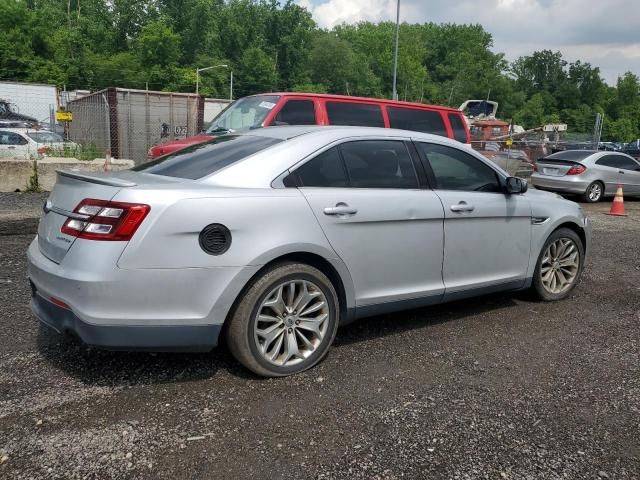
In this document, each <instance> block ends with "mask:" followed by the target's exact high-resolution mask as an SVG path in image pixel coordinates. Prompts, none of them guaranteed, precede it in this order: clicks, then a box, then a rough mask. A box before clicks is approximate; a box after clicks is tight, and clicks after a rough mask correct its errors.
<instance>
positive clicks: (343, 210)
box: [323, 202, 358, 216]
mask: <svg viewBox="0 0 640 480" xmlns="http://www.w3.org/2000/svg"><path fill="white" fill-rule="evenodd" d="M323 211H324V214H325V215H338V216H339V215H355V214H356V213H358V209H357V208H353V207H350V206H349V205H347V204H346V203H342V202H340V203H336V206H335V207H326V208H325V209H324V210H323Z"/></svg>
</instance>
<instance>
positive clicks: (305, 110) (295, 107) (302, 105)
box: [273, 100, 316, 125]
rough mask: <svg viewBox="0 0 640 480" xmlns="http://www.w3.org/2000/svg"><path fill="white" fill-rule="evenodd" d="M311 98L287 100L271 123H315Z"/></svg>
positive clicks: (314, 111) (314, 112)
mask: <svg viewBox="0 0 640 480" xmlns="http://www.w3.org/2000/svg"><path fill="white" fill-rule="evenodd" d="M315 124H316V110H315V108H314V106H313V100H288V101H287V103H285V104H284V106H283V107H282V109H281V110H280V111H279V112H278V114H277V115H276V118H275V119H274V120H273V125H315Z"/></svg>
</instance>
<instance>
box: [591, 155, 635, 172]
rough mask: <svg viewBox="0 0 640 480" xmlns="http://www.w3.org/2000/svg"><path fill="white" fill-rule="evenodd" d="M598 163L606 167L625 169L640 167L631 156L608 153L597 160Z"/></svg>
mask: <svg viewBox="0 0 640 480" xmlns="http://www.w3.org/2000/svg"><path fill="white" fill-rule="evenodd" d="M596 164H597V165H603V166H605V167H612V168H621V169H623V170H635V169H636V168H640V165H639V164H637V163H636V162H634V161H633V160H631V159H630V158H627V157H623V156H622V155H606V156H604V157H602V158H601V159H600V160H598V161H597V162H596Z"/></svg>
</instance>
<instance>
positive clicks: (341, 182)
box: [296, 147, 349, 187]
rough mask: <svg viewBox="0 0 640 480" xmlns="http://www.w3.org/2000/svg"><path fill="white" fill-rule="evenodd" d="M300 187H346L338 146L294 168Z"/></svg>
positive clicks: (346, 182) (345, 175) (347, 183)
mask: <svg viewBox="0 0 640 480" xmlns="http://www.w3.org/2000/svg"><path fill="white" fill-rule="evenodd" d="M296 174H297V175H298V179H299V181H300V186H302V187H347V186H348V185H349V182H348V180H347V173H346V172H345V170H344V165H343V164H342V159H341V158H340V153H339V152H338V147H333V148H331V149H329V150H327V151H326V152H323V153H321V154H320V155H318V156H317V157H315V158H313V159H311V160H309V161H308V162H307V163H305V164H304V165H302V166H301V167H300V168H298V169H297V170H296Z"/></svg>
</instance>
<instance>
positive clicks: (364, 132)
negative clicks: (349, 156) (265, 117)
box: [238, 125, 461, 146]
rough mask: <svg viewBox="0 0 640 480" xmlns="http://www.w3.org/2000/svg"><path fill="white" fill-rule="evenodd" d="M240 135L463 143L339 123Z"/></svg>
mask: <svg viewBox="0 0 640 480" xmlns="http://www.w3.org/2000/svg"><path fill="white" fill-rule="evenodd" d="M238 135H253V136H260V137H268V138H277V139H280V140H291V139H294V138H296V137H299V136H302V135H307V136H308V137H307V138H316V137H332V138H335V139H340V138H342V137H361V136H377V137H386V138H394V137H395V138H397V137H406V138H415V139H424V140H438V141H447V143H450V144H453V145H456V146H460V145H461V143H460V142H458V141H456V140H452V139H450V138H448V137H443V136H440V135H433V134H430V133H422V132H416V131H414V130H400V129H397V128H383V127H358V126H338V125H305V126H274V127H264V128H258V129H255V130H251V131H249V132H245V133H238Z"/></svg>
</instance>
